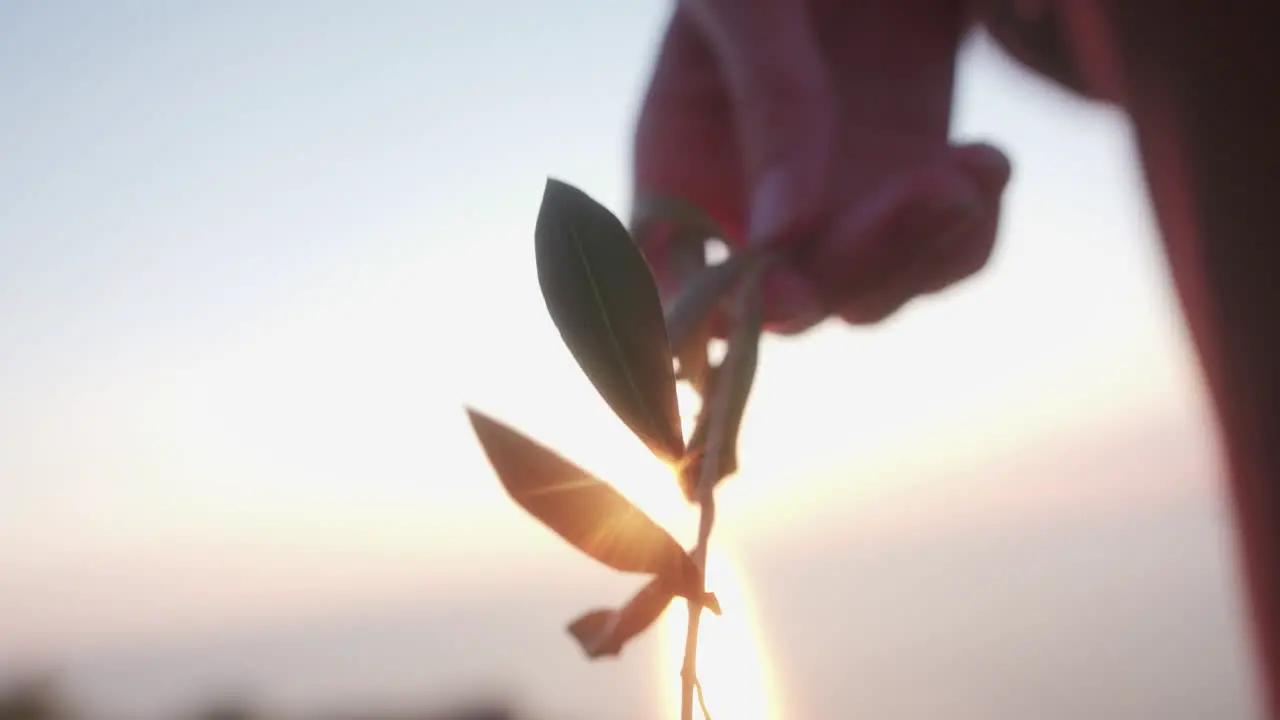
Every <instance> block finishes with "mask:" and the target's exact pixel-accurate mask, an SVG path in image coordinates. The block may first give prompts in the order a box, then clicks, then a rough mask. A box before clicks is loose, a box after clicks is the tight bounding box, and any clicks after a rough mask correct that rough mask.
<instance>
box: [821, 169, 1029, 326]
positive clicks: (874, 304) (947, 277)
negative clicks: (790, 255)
mask: <svg viewBox="0 0 1280 720" xmlns="http://www.w3.org/2000/svg"><path fill="white" fill-rule="evenodd" d="M950 154H951V157H952V159H953V160H954V162H955V163H956V165H957V167H958V169H960V170H961V171H963V172H964V173H965V174H966V175H967V176H968V178H969V179H970V181H971V182H972V186H973V188H974V189H975V190H976V192H977V193H978V195H979V197H980V199H981V210H980V211H979V212H976V213H975V214H973V215H972V216H970V218H969V220H968V221H967V222H963V223H961V224H958V225H957V226H955V227H954V228H953V229H952V230H951V232H950V233H948V234H947V235H943V236H939V237H937V238H935V239H934V240H933V241H932V242H924V241H917V242H916V243H915V247H917V248H918V249H917V252H916V254H914V255H913V256H910V257H908V258H907V259H906V260H904V261H903V262H902V263H901V264H900V265H898V266H896V267H895V268H894V269H893V270H892V271H891V272H890V273H889V275H888V276H887V277H886V278H885V279H884V281H883V282H881V283H878V284H877V285H875V286H873V287H872V288H871V289H870V290H868V291H866V292H864V293H862V294H859V295H853V296H851V297H850V298H849V299H848V300H846V301H845V302H844V303H843V304H842V305H841V306H840V309H839V315H840V317H841V319H843V320H845V321H846V322H849V323H854V324H867V323H875V322H879V321H881V320H883V319H885V318H886V317H888V316H890V315H892V314H893V313H895V312H897V310H899V309H900V308H901V307H902V306H904V305H905V304H906V303H908V302H910V300H911V299H912V298H914V297H917V296H919V295H923V294H927V293H932V292H938V291H941V290H943V289H945V288H948V287H950V286H952V285H954V284H956V283H958V282H960V281H961V280H964V279H965V278H968V277H970V276H972V275H974V274H975V273H977V272H978V271H979V270H981V269H982V268H983V267H984V266H985V265H986V264H987V261H988V260H989V259H990V256H991V252H992V249H993V247H994V243H995V238H996V229H997V226H998V223H999V218H1000V209H1001V196H1002V194H1003V191H1004V188H1005V186H1006V184H1007V182H1008V179H1009V174H1010V167H1009V163H1008V160H1007V159H1006V158H1005V156H1004V154H1003V153H1001V152H1000V151H999V150H997V149H995V148H993V147H991V146H988V145H970V146H963V147H958V148H952V150H951V153H950ZM904 244H911V243H910V241H907V243H904Z"/></svg>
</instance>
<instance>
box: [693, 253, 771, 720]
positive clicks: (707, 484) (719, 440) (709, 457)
mask: <svg viewBox="0 0 1280 720" xmlns="http://www.w3.org/2000/svg"><path fill="white" fill-rule="evenodd" d="M759 278H760V270H759V269H757V270H755V271H753V272H751V273H749V274H748V276H747V277H746V278H744V279H743V282H742V284H741V285H740V287H739V290H738V292H737V293H736V296H735V298H734V300H735V301H734V312H733V313H732V314H731V317H732V322H733V323H734V324H735V325H736V324H738V323H742V322H751V319H750V313H748V312H746V311H745V308H746V307H748V305H749V304H750V303H752V302H753V301H754V300H755V297H754V293H758V292H759V291H760V289H759ZM735 334H736V333H730V336H731V337H732V336H733V335H735ZM726 380H728V379H727V378H726ZM711 389H712V391H713V393H712V396H711V397H707V398H704V399H703V402H710V403H713V404H712V406H711V413H710V420H709V423H708V426H707V444H706V453H705V455H704V456H703V459H702V467H701V472H700V474H699V477H698V489H697V495H696V497H697V501H698V505H699V507H700V508H701V513H700V517H699V521H698V544H697V545H696V546H695V547H694V549H693V553H692V557H693V562H694V563H695V564H696V565H697V566H698V569H699V570H701V571H702V574H703V587H702V588H701V590H703V591H705V590H706V587H705V586H706V570H707V545H708V543H709V542H710V541H711V529H712V527H714V526H715V522H716V499H715V486H716V483H718V482H719V481H720V476H721V473H722V471H723V468H722V466H721V463H720V460H721V458H723V457H724V452H723V451H724V444H725V442H726V440H727V437H728V432H729V423H728V415H729V412H730V406H731V403H732V402H733V391H734V383H732V382H727V381H726V382H717V383H713V384H712V387H711ZM688 606H689V627H688V631H687V632H686V633H685V641H684V664H683V665H682V666H681V670H680V680H681V684H680V720H693V700H694V689H695V687H697V689H698V695H699V701H700V702H701V704H702V712H703V715H704V716H705V715H706V704H705V702H702V698H701V694H702V693H701V684H700V683H699V682H698V674H697V664H698V626H699V620H700V619H701V617H702V604H701V603H700V602H694V601H692V600H690V601H689V603H688ZM705 720H710V718H709V717H707V718H705Z"/></svg>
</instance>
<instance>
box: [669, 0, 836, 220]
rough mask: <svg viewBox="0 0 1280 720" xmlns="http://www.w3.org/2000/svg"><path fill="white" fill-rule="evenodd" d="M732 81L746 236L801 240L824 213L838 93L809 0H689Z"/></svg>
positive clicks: (687, 5) (729, 82) (730, 89)
mask: <svg viewBox="0 0 1280 720" xmlns="http://www.w3.org/2000/svg"><path fill="white" fill-rule="evenodd" d="M682 6H683V7H685V8H687V9H688V11H689V13H690V15H691V16H692V17H693V18H694V19H695V21H696V22H697V24H698V26H699V27H700V28H702V30H703V31H704V33H705V35H706V38H707V40H708V42H709V44H710V46H711V47H712V48H713V49H714V53H715V56H716V58H717V60H718V63H719V67H720V70H721V73H722V74H723V77H724V79H725V84H726V86H727V89H728V92H729V95H730V99H731V103H732V111H733V127H734V129H735V134H736V138H737V142H738V147H739V152H740V154H741V158H742V170H743V173H744V180H745V182H746V184H747V188H746V192H747V197H748V199H749V202H748V208H749V209H748V220H747V228H746V231H747V237H748V239H749V241H750V242H753V243H772V242H779V241H793V242H794V241H798V240H800V239H802V238H804V237H805V236H806V235H807V234H808V233H810V232H811V231H812V230H813V229H814V228H815V227H816V226H817V225H818V223H819V222H820V215H821V208H822V201H823V200H824V190H825V184H826V176H827V172H828V165H829V160H830V157H831V155H832V152H831V149H832V144H833V138H834V127H835V100H834V97H833V95H832V93H831V89H830V86H829V83H828V79H827V72H826V67H825V65H824V62H823V59H822V56H821V54H820V50H819V43H818V41H817V37H816V35H815V33H814V32H813V28H812V27H811V25H810V18H809V9H808V3H805V2H797V1H796V0H683V2H682Z"/></svg>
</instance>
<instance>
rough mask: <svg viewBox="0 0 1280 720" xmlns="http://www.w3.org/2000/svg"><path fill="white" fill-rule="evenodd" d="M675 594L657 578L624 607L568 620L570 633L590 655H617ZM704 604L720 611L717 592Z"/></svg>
mask: <svg viewBox="0 0 1280 720" xmlns="http://www.w3.org/2000/svg"><path fill="white" fill-rule="evenodd" d="M674 597H675V596H674V595H672V594H671V591H670V590H668V589H667V588H666V587H665V586H664V585H663V582H662V579H661V578H655V579H654V580H652V581H650V582H649V583H648V584H647V585H645V586H644V587H643V588H641V589H640V592H638V593H636V594H635V596H634V597H632V598H631V600H630V601H629V602H627V604H626V605H623V606H622V607H621V608H619V609H617V610H609V609H606V608H601V609H597V610H592V611H590V612H588V613H585V614H583V615H582V616H581V617H579V618H578V619H577V620H574V621H573V622H571V623H569V628H568V629H569V634H570V635H572V636H573V637H574V638H575V639H576V640H577V641H578V644H579V645H581V646H582V650H583V652H585V653H586V654H587V657H590V658H592V659H595V658H599V657H613V656H616V655H618V653H620V652H621V651H622V648H623V646H625V645H626V644H627V642H629V641H630V640H631V639H632V638H635V637H636V636H637V635H639V634H640V633H642V632H644V631H645V630H648V629H649V627H650V626H651V625H653V623H654V621H656V620H657V619H658V618H659V617H661V616H662V613H663V611H664V610H666V609H667V607H668V606H669V605H670V604H671V600H672V599H673V598H674ZM703 605H704V606H705V607H706V608H707V609H708V610H710V611H711V612H712V613H714V614H716V615H719V614H720V601H719V600H717V599H716V596H715V593H707V594H706V595H705V596H704V597H703Z"/></svg>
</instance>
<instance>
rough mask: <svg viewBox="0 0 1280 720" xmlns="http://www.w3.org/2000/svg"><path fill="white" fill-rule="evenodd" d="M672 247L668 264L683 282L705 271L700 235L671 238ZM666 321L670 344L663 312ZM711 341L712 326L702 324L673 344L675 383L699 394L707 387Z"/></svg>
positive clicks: (702, 240) (705, 253)
mask: <svg viewBox="0 0 1280 720" xmlns="http://www.w3.org/2000/svg"><path fill="white" fill-rule="evenodd" d="M672 243H673V244H672V247H671V248H670V250H669V251H668V252H670V253H671V264H672V266H673V267H674V269H675V271H676V273H678V275H679V277H680V279H681V281H682V282H688V281H689V280H690V278H692V277H694V276H696V275H697V274H698V273H700V272H703V271H704V270H706V268H707V245H706V239H705V238H703V237H701V236H700V235H694V234H692V233H689V232H687V231H686V232H681V233H677V234H676V236H675V237H674V238H672ZM665 317H666V321H667V342H668V343H669V344H670V343H671V315H670V313H669V312H667V313H665ZM709 342H711V325H710V323H703V324H702V325H701V326H700V327H699V328H698V329H697V330H696V331H694V333H693V335H692V337H690V338H689V339H687V340H683V341H682V342H681V343H680V345H679V346H676V345H674V344H672V346H671V347H672V350H671V352H672V354H673V355H674V356H675V358H676V362H677V363H679V365H680V369H679V371H678V372H677V374H676V379H677V380H685V381H687V382H688V383H689V384H690V386H692V387H693V389H694V391H695V392H697V393H698V394H702V392H703V389H704V388H705V387H706V380H707V371H708V370H709V369H710V365H711V362H710V359H709V358H708V357H707V343H709Z"/></svg>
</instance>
